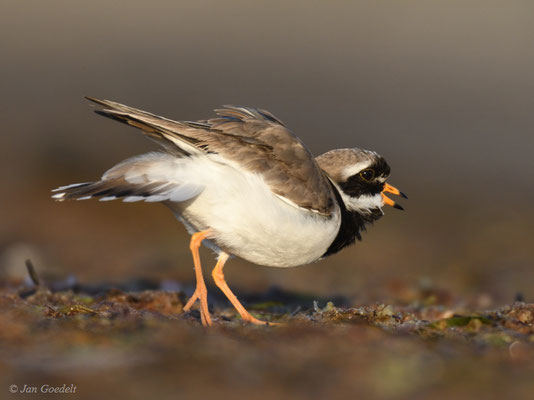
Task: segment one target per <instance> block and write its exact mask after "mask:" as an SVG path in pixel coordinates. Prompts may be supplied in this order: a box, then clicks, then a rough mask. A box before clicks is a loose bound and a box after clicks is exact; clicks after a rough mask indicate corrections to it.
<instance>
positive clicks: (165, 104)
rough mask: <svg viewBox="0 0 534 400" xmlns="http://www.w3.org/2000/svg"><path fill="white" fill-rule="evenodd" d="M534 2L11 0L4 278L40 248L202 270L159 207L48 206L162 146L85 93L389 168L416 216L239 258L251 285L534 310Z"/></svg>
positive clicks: (4, 88)
mask: <svg viewBox="0 0 534 400" xmlns="http://www.w3.org/2000/svg"><path fill="white" fill-rule="evenodd" d="M533 13H534V4H533V3H532V2H528V1H507V2H492V1H446V2H445V1H443V2H428V1H421V0H419V1H409V2H394V1H389V2H376V1H351V2H341V1H331V2H328V3H327V2H323V3H319V4H312V3H310V2H306V1H290V2H278V1H270V2H250V1H231V2H220V1H194V2H189V1H185V2H176V1H162V0H159V1H152V2H150V3H148V2H140V1H130V2H109V1H99V0H95V1H91V2H69V1H59V0H48V1H46V2H43V1H34V0H25V1H10V0H4V1H3V2H2V12H1V13H0V48H1V50H2V56H1V61H0V71H1V74H0V87H1V90H0V121H1V122H2V131H3V133H2V135H0V179H1V182H2V185H1V186H0V198H1V199H2V200H1V202H2V206H1V208H0V217H1V219H0V220H1V224H0V270H1V271H2V272H1V274H3V275H2V276H3V277H16V276H17V274H20V275H21V276H22V275H24V274H25V270H24V267H23V263H24V259H25V258H28V257H30V258H31V259H32V260H33V261H34V264H35V265H36V268H37V270H38V271H40V272H41V273H42V274H43V275H46V274H49V276H51V277H54V279H56V278H57V279H59V278H64V277H67V276H69V275H73V276H75V277H76V278H77V279H78V280H79V281H81V282H101V281H121V280H125V279H131V278H150V279H169V280H176V281H179V282H192V281H193V271H192V263H191V260H190V254H189V250H188V237H187V235H186V234H185V230H184V228H183V227H182V226H181V225H179V224H178V223H177V222H176V221H175V220H174V219H173V217H172V215H171V214H170V212H169V211H168V210H166V209H165V208H164V207H162V206H158V205H153V204H123V203H118V202H108V203H99V202H95V201H92V202H72V203H55V202H53V201H52V200H51V199H50V198H49V196H50V190H51V189H52V188H55V187H58V186H60V185H64V184H69V183H74V182H85V181H89V180H94V179H97V178H98V177H99V176H100V175H101V174H102V173H103V172H104V171H105V170H106V169H108V168H109V167H111V166H113V165H114V164H115V163H117V162H119V161H121V160H123V159H125V158H127V157H129V156H131V155H135V154H140V153H143V152H146V151H149V150H152V149H154V145H153V144H152V143H151V142H150V141H147V140H146V139H145V138H143V137H142V135H141V134H140V133H139V132H137V131H135V130H134V129H132V128H129V127H125V126H122V125H120V124H118V123H114V122H112V121H109V120H107V119H104V118H100V117H99V116H97V115H95V114H94V113H92V109H91V107H90V106H89V104H88V103H87V101H85V100H84V99H83V96H85V95H90V96H95V97H102V98H107V99H112V100H115V101H118V102H121V103H125V104H128V105H131V106H134V107H138V108H141V109H144V110H148V111H151V112H154V113H156V114H159V115H163V116H166V117H168V118H173V119H178V120H182V119H187V120H195V119H202V118H206V117H209V116H211V115H213V112H212V109H214V108H217V107H219V106H220V105H222V104H238V105H248V106H256V107H262V108H265V109H267V110H270V111H271V112H272V113H274V114H275V115H276V116H278V117H279V118H281V119H282V120H283V121H284V122H285V123H286V124H287V126H288V127H290V128H291V129H292V130H293V132H295V134H297V135H298V136H299V137H300V138H301V139H302V140H303V141H304V142H305V143H306V144H307V145H308V146H309V147H310V149H311V150H312V152H313V153H314V154H316V155H319V154H321V153H323V152H325V151H327V150H330V149H332V148H339V147H361V148H366V149H372V150H376V151H377V152H379V153H381V154H382V155H383V156H385V157H386V159H387V160H388V161H389V163H390V165H391V167H392V174H391V178H390V183H391V184H393V185H394V186H397V187H399V188H400V189H401V190H403V191H404V192H406V193H407V194H408V195H409V197H410V199H409V200H407V201H404V202H402V204H403V205H404V206H405V208H406V211H405V212H398V211H397V210H393V209H387V210H386V216H385V217H384V218H383V219H381V220H380V221H379V222H377V223H376V224H375V226H373V227H371V228H370V229H369V232H368V233H367V234H366V235H365V236H364V241H363V242H361V243H357V244H356V245H355V246H353V247H351V248H350V249H347V250H345V251H344V252H342V253H340V254H338V255H336V256H333V257H331V258H329V259H327V260H324V261H321V262H319V263H316V264H313V265H310V266H307V267H301V268H294V269H286V270H282V269H270V268H265V267H258V266H254V265H252V264H249V263H247V262H245V261H243V260H237V259H235V260H233V261H232V262H231V263H230V264H229V265H228V267H227V269H226V270H227V272H226V275H227V279H228V281H229V282H230V286H232V287H233V288H235V290H236V292H237V293H243V292H248V293H251V292H255V291H263V290H267V288H269V287H271V286H273V285H274V286H278V287H281V288H283V289H286V290H292V291H298V292H306V293H314V294H317V295H322V296H327V297H328V296H336V295H344V296H347V297H349V298H351V299H353V300H352V301H353V303H354V304H358V302H362V301H365V302H367V301H374V300H377V301H384V300H385V299H387V297H388V296H397V295H399V293H401V294H402V288H403V287H405V286H408V287H409V286H412V285H434V286H437V287H441V288H443V289H445V290H449V291H452V292H454V293H456V294H458V295H460V296H468V297H469V296H482V299H483V300H481V301H482V303H481V307H490V306H496V305H499V304H504V303H508V302H510V301H512V300H513V299H514V298H515V297H517V296H518V295H519V296H523V298H525V299H526V300H530V301H532V300H534V291H533V289H534V269H533V260H534V247H533V246H532V232H533V231H534V212H533V208H532V203H533V200H534V186H533V185H532V171H533V168H534V161H533V157H532V150H533V148H534V135H533V128H534V113H533V112H532V104H533V93H534V23H533V15H534V14H533ZM203 259H204V260H205V263H206V265H208V264H209V265H210V266H211V264H212V263H213V259H212V255H211V254H210V252H209V251H206V252H204V253H203ZM205 269H206V270H208V267H206V268H205ZM399 288H400V289H399ZM399 296H400V295H399Z"/></svg>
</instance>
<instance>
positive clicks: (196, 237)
mask: <svg viewBox="0 0 534 400" xmlns="http://www.w3.org/2000/svg"><path fill="white" fill-rule="evenodd" d="M210 233H211V231H210V230H209V229H208V230H206V231H202V232H197V233H195V234H193V236H191V243H190V244H189V248H190V249H191V253H192V254H193V262H194V264H195V275H196V278H197V287H196V289H195V293H193V296H191V298H190V299H189V301H188V302H187V304H186V305H185V307H184V311H189V309H190V308H191V307H192V306H193V304H195V301H196V300H197V299H198V300H200V318H201V320H202V325H204V326H210V325H211V324H212V322H211V317H210V312H209V310H208V290H207V289H206V283H205V282H204V276H203V275H202V266H201V265H200V256H199V254H198V248H199V247H200V245H201V244H202V241H203V240H204V239H206V237H207V236H208V235H209V234H210Z"/></svg>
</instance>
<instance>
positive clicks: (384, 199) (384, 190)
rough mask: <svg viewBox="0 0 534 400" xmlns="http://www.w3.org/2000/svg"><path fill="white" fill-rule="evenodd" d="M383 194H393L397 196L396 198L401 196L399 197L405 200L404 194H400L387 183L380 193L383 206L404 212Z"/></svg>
mask: <svg viewBox="0 0 534 400" xmlns="http://www.w3.org/2000/svg"><path fill="white" fill-rule="evenodd" d="M384 193H391V194H394V195H397V196H401V197H403V198H405V199H407V198H408V196H406V195H405V194H404V193H402V192H401V191H400V190H399V189H397V188H396V187H394V186H391V185H390V184H389V183H384V189H382V193H381V195H382V201H383V202H384V204H387V205H388V206H391V207H393V208H396V209H397V210H404V208H402V206H400V205H399V204H397V203H395V202H394V201H393V200H391V199H390V198H389V197H387V196H386V195H385V194H384Z"/></svg>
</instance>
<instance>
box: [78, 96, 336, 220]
mask: <svg viewBox="0 0 534 400" xmlns="http://www.w3.org/2000/svg"><path fill="white" fill-rule="evenodd" d="M88 99H89V100H91V101H93V102H95V103H97V104H99V105H101V106H102V107H103V108H102V109H100V110H96V112H97V113H98V114H100V115H104V116H106V117H109V118H112V119H115V120H118V121H120V122H124V123H127V124H129V125H131V126H134V127H136V128H139V129H141V130H142V131H143V132H144V133H145V134H146V135H148V136H149V137H151V138H152V139H154V140H156V141H157V142H158V143H160V144H161V145H162V146H163V147H164V148H165V149H166V150H167V151H168V152H169V153H173V154H175V155H179V156H188V155H205V154H209V153H216V154H219V155H220V156H221V157H222V158H223V159H224V160H225V162H227V163H228V164H234V165H236V166H239V167H241V168H244V169H245V170H247V171H250V172H253V173H257V174H259V175H261V176H262V177H263V179H264V180H265V182H266V183H267V184H268V185H269V187H270V188H271V190H272V191H273V193H275V194H276V195H278V196H279V197H280V198H282V199H283V200H285V201H287V202H289V203H291V204H293V205H295V206H297V207H301V208H304V209H307V210H310V211H312V212H316V213H320V214H323V215H326V216H329V215H331V214H332V212H333V211H334V208H335V204H334V201H333V198H334V196H333V193H332V189H331V187H330V184H329V183H328V180H327V178H326V176H325V174H324V173H323V172H322V170H321V169H320V168H319V166H318V165H317V163H316V162H315V160H314V158H313V156H312V154H311V153H310V151H309V150H308V149H307V148H306V147H305V146H304V144H303V143H302V142H301V141H300V140H299V139H298V138H297V137H296V136H295V135H294V134H293V133H291V132H290V131H289V130H288V129H287V128H286V127H285V126H284V125H283V123H282V122H281V121H280V120H279V119H277V118H276V117H275V116H273V115H272V114H271V113H269V112H268V111H265V110H261V109H254V108H248V107H236V106H225V108H222V109H219V110H215V111H216V113H217V114H218V117H217V118H213V119H209V120H204V121H197V122H189V121H184V122H178V121H173V120H170V119H167V118H163V117H160V116H157V115H154V114H151V113H148V112H146V111H141V110H137V109H135V108H132V107H128V106H125V105H122V104H119V103H115V102H112V101H108V100H100V99H95V98H89V97H88Z"/></svg>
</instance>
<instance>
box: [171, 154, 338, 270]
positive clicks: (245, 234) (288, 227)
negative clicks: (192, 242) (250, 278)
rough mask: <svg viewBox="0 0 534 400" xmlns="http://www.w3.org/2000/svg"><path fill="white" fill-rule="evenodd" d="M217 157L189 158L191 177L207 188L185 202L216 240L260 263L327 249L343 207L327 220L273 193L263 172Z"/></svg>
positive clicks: (279, 263) (309, 258)
mask: <svg viewBox="0 0 534 400" xmlns="http://www.w3.org/2000/svg"><path fill="white" fill-rule="evenodd" d="M216 157H217V156H214V157H212V158H211V159H208V158H205V157H202V158H198V159H196V160H195V161H194V162H191V166H190V167H191V170H190V171H189V172H190V173H188V174H187V175H188V176H189V177H190V178H194V180H195V183H197V184H201V185H203V186H204V187H205V189H204V191H203V192H202V193H201V194H200V195H199V196H198V197H196V198H195V199H194V200H192V201H190V202H187V203H183V204H184V208H183V209H182V210H181V213H182V215H183V217H184V218H185V219H186V220H187V221H188V222H189V223H190V224H192V225H193V226H194V227H195V228H196V229H198V230H204V229H207V228H211V229H212V230H213V231H214V236H213V238H212V240H213V241H214V242H215V244H217V245H218V246H219V247H221V248H222V249H224V250H225V251H227V252H229V253H231V254H235V255H237V256H239V257H241V258H244V259H246V260H248V261H251V262H253V263H256V264H260V265H267V266H273V267H293V266H297V265H302V264H307V263H310V262H313V261H316V260H317V259H319V258H320V257H321V256H322V255H323V254H324V253H325V252H326V250H327V249H328V247H329V246H330V244H331V243H332V242H333V240H334V239H335V237H336V235H337V232H338V230H339V226H340V223H341V217H340V212H339V209H336V212H335V213H334V214H333V216H331V217H329V218H327V217H324V216H322V215H320V214H317V213H313V212H310V211H308V210H305V209H302V208H298V207H296V206H294V205H292V204H289V203H287V202H284V201H283V200H281V199H280V198H279V197H277V196H276V195H274V194H273V193H272V192H271V191H270V189H269V187H268V185H267V184H266V183H265V182H264V180H263V179H262V177H261V176H260V175H258V174H254V173H249V172H244V171H242V170H239V169H237V168H236V167H235V166H230V165H228V164H222V163H217V162H214V161H216ZM193 164H194V165H193Z"/></svg>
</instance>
